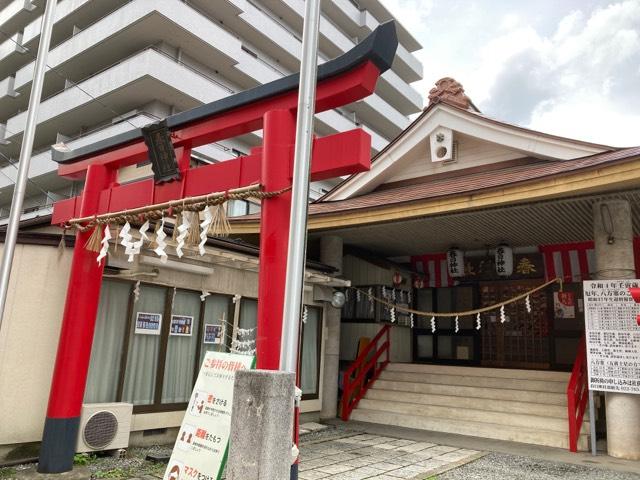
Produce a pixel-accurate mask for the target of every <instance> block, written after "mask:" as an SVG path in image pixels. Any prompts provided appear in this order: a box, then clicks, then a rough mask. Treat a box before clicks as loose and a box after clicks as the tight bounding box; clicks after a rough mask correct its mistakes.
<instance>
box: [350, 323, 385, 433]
mask: <svg viewBox="0 0 640 480" xmlns="http://www.w3.org/2000/svg"><path fill="white" fill-rule="evenodd" d="M390 330H391V327H390V326H389V325H385V326H384V327H382V328H381V329H380V331H379V332H378V334H377V335H376V336H375V337H374V338H373V340H371V343H369V345H367V347H366V348H365V349H364V350H363V351H362V352H361V353H360V355H358V358H356V359H355V361H354V362H353V363H352V364H351V366H350V367H349V368H348V369H347V371H346V372H344V377H343V380H344V381H343V392H342V400H341V410H342V411H341V414H340V417H341V418H342V420H344V421H347V420H349V417H350V416H351V412H352V411H353V410H354V409H355V408H356V407H357V406H358V403H359V402H360V400H361V399H362V397H364V395H365V393H367V390H369V388H371V387H372V386H373V384H374V382H375V381H376V380H377V379H378V377H379V376H380V374H381V373H382V371H383V370H384V369H385V368H386V366H387V365H388V364H389V349H390V346H391V340H390V336H389V331H390ZM383 337H384V342H383V343H382V345H380V346H378V343H379V342H380V341H381V340H382V339H383ZM383 354H385V358H384V360H381V359H380V357H382V355H383Z"/></svg>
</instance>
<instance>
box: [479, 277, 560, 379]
mask: <svg viewBox="0 0 640 480" xmlns="http://www.w3.org/2000/svg"><path fill="white" fill-rule="evenodd" d="M538 284H539V282H538V281H529V280H519V281H504V282H486V283H481V284H480V303H481V305H482V306H483V307H485V306H489V305H494V304H496V303H498V302H501V301H503V300H508V299H510V298H513V297H515V296H517V295H519V294H521V293H523V292H526V291H527V290H530V289H531V288H532V287H535V286H536V285H538ZM530 300H531V313H528V312H527V309H526V306H525V301H524V300H522V301H519V302H515V303H512V304H510V305H507V306H505V315H506V321H505V322H504V323H502V322H501V319H500V310H499V309H496V310H494V311H491V312H487V313H485V314H483V315H482V330H481V332H482V347H481V352H482V357H481V358H482V360H481V361H482V365H483V366H488V367H505V368H532V369H547V368H549V367H550V364H551V361H550V353H549V325H550V323H549V311H548V301H547V293H546V292H545V291H544V290H543V291H538V292H536V293H534V294H532V295H531V297H530Z"/></svg>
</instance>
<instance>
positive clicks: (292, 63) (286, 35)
mask: <svg viewBox="0 0 640 480" xmlns="http://www.w3.org/2000/svg"><path fill="white" fill-rule="evenodd" d="M192 3H193V4H194V5H195V6H196V8H198V9H199V10H201V11H203V13H204V14H205V15H209V16H212V17H213V16H216V18H221V19H222V20H223V22H224V24H225V25H227V26H228V27H229V28H231V29H232V30H234V31H236V32H238V33H239V34H240V35H242V37H243V38H244V39H246V40H247V42H251V44H253V45H258V47H257V48H258V49H259V50H260V52H264V53H265V54H266V55H268V56H269V57H270V58H271V59H272V60H271V61H272V62H275V61H276V59H277V66H278V68H280V67H284V69H286V71H287V73H288V72H293V71H297V70H298V69H299V60H298V58H299V56H300V52H301V48H302V46H301V38H300V36H298V34H297V33H296V32H295V31H294V29H293V28H292V27H291V26H288V25H286V24H285V23H284V22H283V21H281V20H280V19H278V18H274V14H273V13H272V12H269V11H267V10H262V9H261V8H260V7H259V6H258V5H254V4H252V3H251V2H246V1H244V2H240V0H229V1H228V2H225V3H234V4H237V9H236V11H239V12H241V13H239V14H238V13H235V12H236V11H234V12H233V14H230V15H228V16H221V13H220V11H218V10H217V9H216V8H214V6H213V5H212V4H211V3H210V2H207V1H206V0H193V1H192ZM283 3H284V4H286V6H287V7H288V8H289V9H290V10H291V11H295V12H297V15H296V19H297V20H298V22H297V23H298V24H299V28H300V29H302V24H301V22H302V14H303V10H304V3H303V2H301V1H299V0H286V1H285V2H283ZM276 4H278V2H272V3H269V4H268V5H269V6H270V7H273V6H275V5H276ZM241 7H242V8H241ZM376 26H377V24H376ZM374 28H375V27H374ZM357 40H358V39H353V38H349V37H348V36H347V35H345V34H344V33H343V32H342V31H341V30H340V29H339V28H338V27H337V26H336V25H334V24H333V23H332V22H331V21H329V20H328V19H327V18H325V17H322V18H321V23H320V39H319V46H320V51H321V52H322V58H321V59H320V63H322V61H325V60H328V59H329V58H334V57H337V56H339V55H341V54H343V53H344V52H346V51H348V50H350V49H351V48H353V47H354V45H355V44H356V43H357ZM404 52H406V49H405V50H404ZM406 55H409V57H413V56H412V55H411V54H409V53H408V52H406ZM403 58H404V57H399V58H397V59H396V61H395V63H399V64H402V63H403V62H404V60H403ZM416 65H417V66H418V69H419V71H420V76H419V78H422V76H421V72H422V69H421V65H420V62H418V61H417V60H416V59H415V58H410V60H409V64H407V65H406V68H405V69H406V70H407V71H410V72H413V70H412V69H413V68H414V67H415V66H416ZM281 69H282V68H281ZM284 73H285V72H283V74H284ZM412 75H413V77H415V75H416V74H415V72H413V73H412ZM376 92H377V94H378V95H381V96H383V98H384V100H385V101H386V102H387V103H388V104H389V105H391V108H392V109H395V110H397V111H398V112H400V113H401V114H402V115H404V116H408V115H411V114H412V113H416V112H419V111H420V110H421V109H422V97H421V96H420V94H419V93H418V92H416V91H415V90H414V89H413V88H412V87H411V86H410V85H408V84H407V83H406V82H405V81H403V80H402V79H401V78H400V76H399V75H398V74H397V73H395V72H393V71H392V70H389V71H387V72H385V74H384V75H383V76H382V77H381V78H380V80H379V82H378V88H377V90H376ZM365 101H368V99H365ZM403 124H406V123H405V122H401V123H398V124H397V125H398V126H400V125H403ZM394 136H395V135H394ZM388 138H392V137H388Z"/></svg>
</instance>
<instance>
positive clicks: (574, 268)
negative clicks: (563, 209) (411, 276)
mask: <svg viewBox="0 0 640 480" xmlns="http://www.w3.org/2000/svg"><path fill="white" fill-rule="evenodd" d="M538 249H539V251H540V253H541V254H542V255H543V257H544V267H545V277H546V279H547V280H551V279H553V278H557V277H559V278H562V279H563V281H564V282H567V283H568V282H582V281H583V280H589V279H591V278H593V276H594V275H595V273H596V258H595V251H594V243H593V241H588V242H574V243H558V244H554V245H540V246H539V247H538ZM633 253H634V266H635V270H636V277H637V278H640V237H635V238H634V239H633ZM411 266H412V267H413V271H414V272H418V273H419V274H421V275H424V284H425V287H430V288H438V287H452V286H453V285H454V280H453V278H451V277H450V276H449V271H448V268H447V254H446V253H431V254H426V255H414V256H412V257H411Z"/></svg>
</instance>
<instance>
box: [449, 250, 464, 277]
mask: <svg viewBox="0 0 640 480" xmlns="http://www.w3.org/2000/svg"><path fill="white" fill-rule="evenodd" d="M447 269H448V270H449V276H450V277H453V278H459V277H464V252H463V251H462V250H460V249H459V248H455V247H454V248H450V249H449V251H448V252H447Z"/></svg>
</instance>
